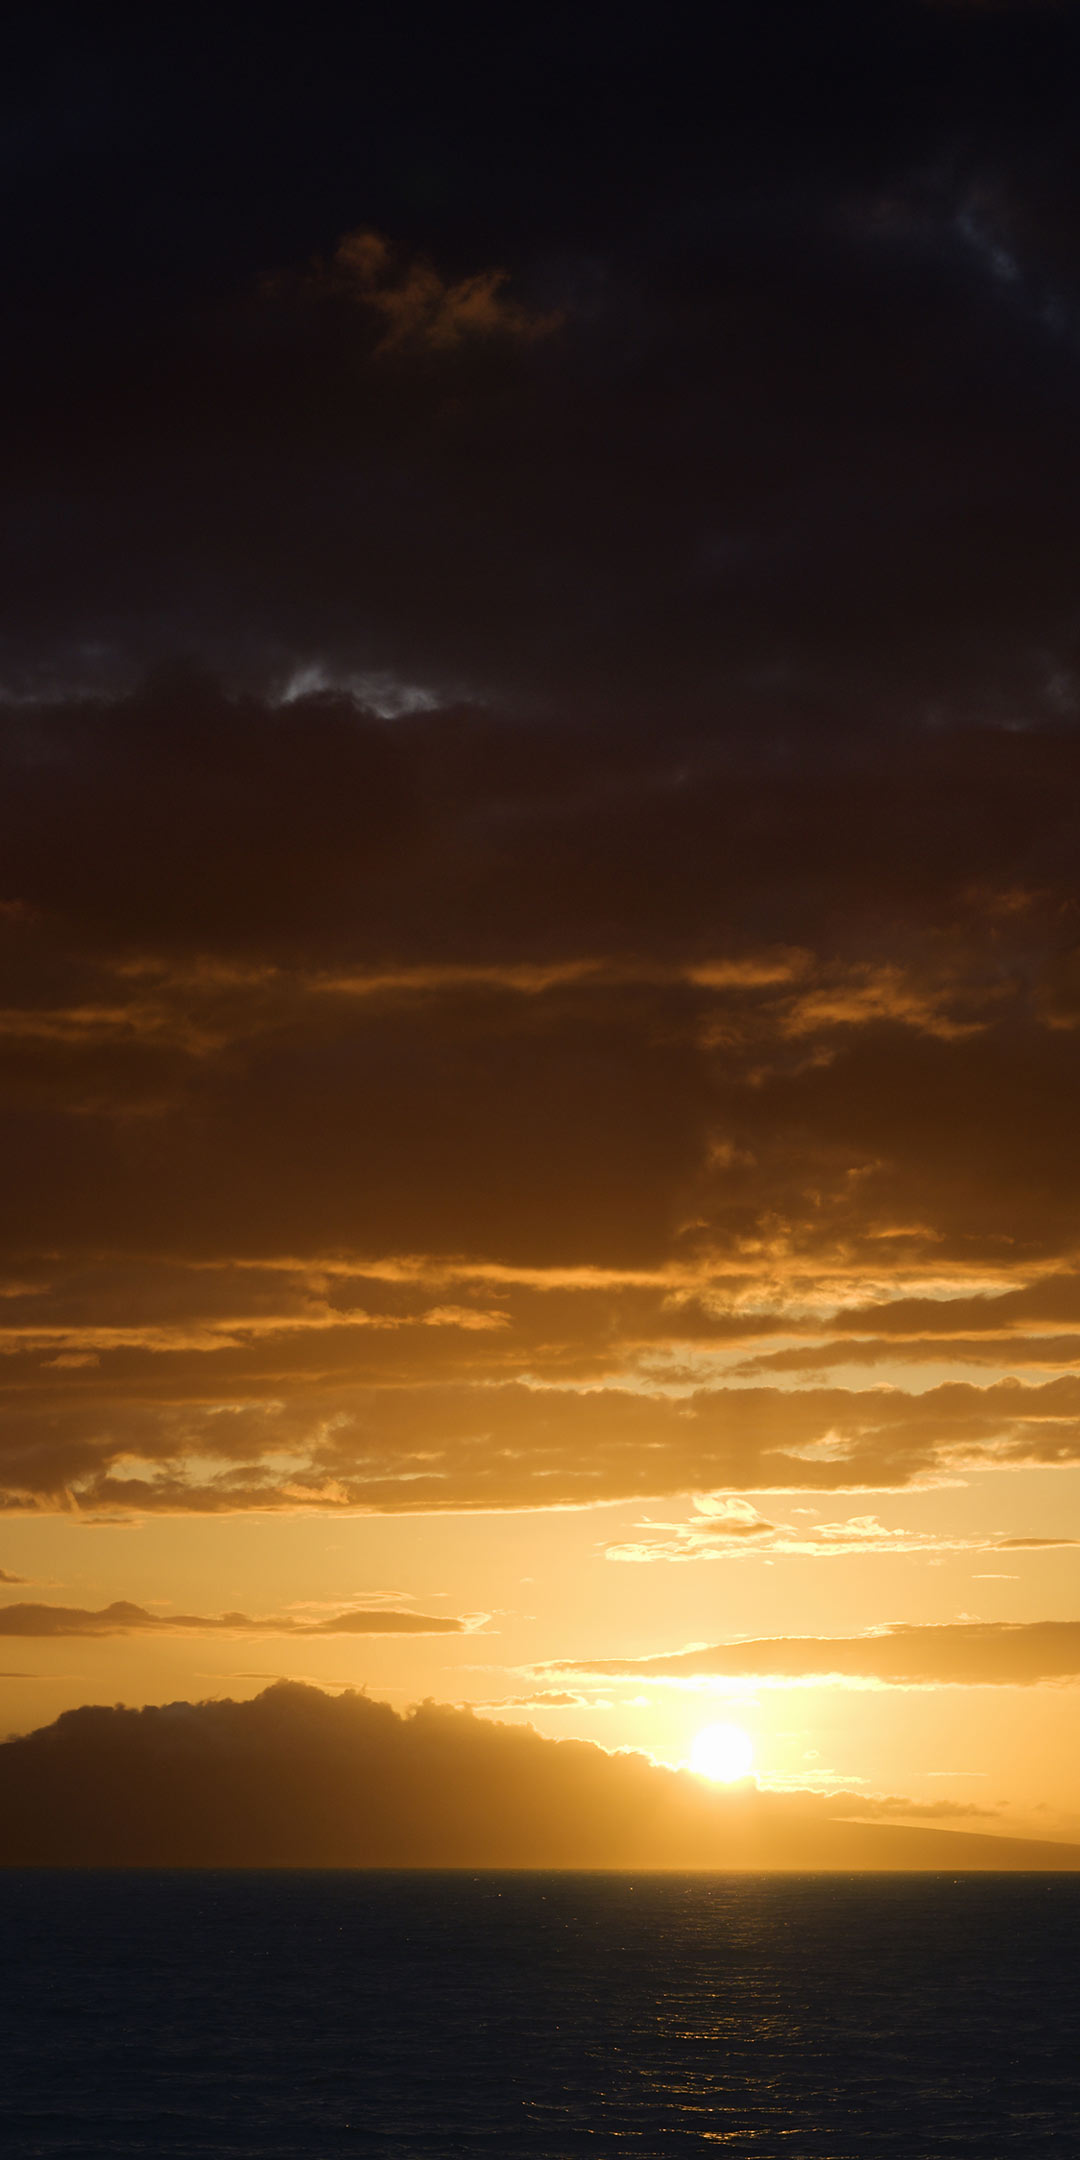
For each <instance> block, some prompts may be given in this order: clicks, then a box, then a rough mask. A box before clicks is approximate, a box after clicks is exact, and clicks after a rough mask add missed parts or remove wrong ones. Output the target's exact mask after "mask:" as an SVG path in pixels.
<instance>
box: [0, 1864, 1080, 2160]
mask: <svg viewBox="0 0 1080 2160" xmlns="http://www.w3.org/2000/svg"><path fill="white" fill-rule="evenodd" d="M1078 1919H1080V1882H1078V1881H1077V1880H1076V1879H1075V1878H1069V1877H1062V1876H1060V1875H1058V1876H1019V1877H1017V1876H1011V1877H1009V1876H999V1877H987V1876H962V1877H959V1878H956V1877H951V1876H919V1877H910V1876H908V1877H898V1876H893V1877H882V1876H878V1877H866V1876H862V1877H816V1878H815V1877H809V1876H802V1877H771V1878H769V1877H761V1876H759V1877H746V1876H727V1877H724V1876H704V1877H703V1876H649V1875H639V1876H635V1877H624V1876H612V1875H609V1876H597V1875H593V1876H575V1875H569V1876H567V1875H564V1876H556V1875H499V1876H495V1875H479V1876H463V1875H457V1876H454V1875H393V1874H371V1875H365V1874H231V1873H212V1874H200V1873H192V1874H179V1875H166V1874H133V1873H117V1874H109V1873H104V1874H98V1875H88V1874H67V1875H64V1874H39V1873H31V1872H27V1873H19V1874H16V1873H13V1874H8V1875H6V1876H5V1875H3V1874H0V1982H2V1985H3V1999H4V2002H5V2005H6V2011H5V2019H4V2023H3V2028H2V2031H0V2071H2V2085H0V2134H2V2140H3V2150H4V2153H5V2155H6V2160H30V2156H31V2155H33V2156H34V2160H61V2156H63V2160H113V2156H121V2155H143V2156H149V2155H159V2154H160V2155H169V2156H184V2160H189V2156H190V2160H194V2156H196V2155H198V2156H201V2160H206V2156H208V2155H213V2156H214V2160H240V2156H243V2160H252V2156H256V2155H259V2156H265V2160H271V2156H272V2160H300V2156H319V2160H335V2156H336V2155H338V2154H344V2153H351V2154H360V2155H367V2154H370V2155H373V2156H374V2155H380V2156H382V2160H422V2156H430V2160H453V2156H455V2155H474V2154H475V2155H481V2154H488V2155H492V2156H497V2160H516V2156H518V2155H521V2156H523V2160H525V2156H528V2160H532V2156H536V2160H569V2156H572V2155H575V2154H578V2153H586V2152H589V2153H593V2154H597V2153H600V2154H602V2153H604V2152H608V2151H610V2152H620V2153H621V2152H627V2153H633V2154H635V2155H641V2156H643V2160H668V2156H670V2155H677V2154H680V2153H684V2152H685V2153H688V2154H692V2153H694V2152H705V2151H707V2150H710V2151H711V2150H713V2149H715V2148H716V2147H717V2146H720V2147H723V2148H726V2150H727V2151H728V2152H730V2153H733V2154H748V2155H750V2154H753V2155H769V2154H773V2153H776V2154H780V2153H794V2154H798V2155H799V2156H802V2155H806V2156H808V2160H809V2156H821V2160H840V2156H843V2155H848V2154H851V2155H855V2154H859V2155H863V2156H869V2160H875V2156H877V2155H887V2154H890V2153H896V2154H898V2155H899V2154H903V2155H905V2156H907V2160H936V2156H938V2155H941V2156H945V2155H951V2154H957V2155H960V2154H968V2155H972V2154H979V2155H984V2156H985V2160H1000V2156H1001V2155H1005V2154H1008V2153H1010V2152H1016V2153H1017V2154H1021V2153H1022V2154H1026V2155H1033V2154H1062V2155H1065V2154H1068V2153H1070V2152H1073V2151H1075V2150H1076V2145H1075V2142H1074V2131H1075V2123H1076V2107H1077V2099H1078V2088H1077V2079H1076V2072H1075V2065H1074V2053H1075V2021H1074V2016H1073V2008H1072V2004H1073V1985H1074V1975H1075V1945H1076V1923H1077V1921H1078Z"/></svg>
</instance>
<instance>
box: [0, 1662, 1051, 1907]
mask: <svg viewBox="0 0 1080 2160" xmlns="http://www.w3.org/2000/svg"><path fill="white" fill-rule="evenodd" d="M864 1811H867V1802H866V1801H865V1800H864V1799H860V1798H859V1797H858V1796H856V1795H853V1794H841V1795H833V1796H831V1797H826V1796H824V1795H786V1794H780V1793H759V1792H758V1791H757V1790H756V1789H755V1788H754V1787H752V1786H747V1787H742V1788H740V1789H738V1790H736V1791H733V1792H730V1793H719V1792H717V1791H715V1790H713V1789H710V1788H708V1787H707V1786H706V1785H705V1784H704V1783H703V1782H702V1781H701V1780H699V1779H695V1778H691V1777H689V1776H688V1775H687V1774H686V1773H685V1772H683V1773H676V1772H672V1771H668V1770H662V1769H657V1768H656V1767H654V1765H653V1764H652V1763H651V1762H649V1761H648V1760H647V1759H646V1758H645V1757H643V1756H636V1755H625V1754H623V1755H609V1754H606V1753H605V1752H604V1751H603V1750H602V1749H600V1748H597V1747H593V1746H590V1745H587V1744H585V1743H582V1742H578V1741H552V1740H543V1739H541V1738H539V1736H538V1735H537V1734H536V1733H534V1732H531V1731H529V1730H528V1729H525V1730H521V1729H518V1728H513V1727H509V1726H503V1725H497V1724H491V1723H488V1722H486V1721H485V1720H482V1719H479V1718H475V1717H472V1716H470V1715H468V1714H466V1713H464V1712H462V1711H456V1710H449V1709H446V1708H442V1707H440V1706H439V1705H438V1704H434V1703H430V1704H424V1705H423V1706H422V1707H421V1708H420V1709H419V1710H416V1711H413V1712H411V1713H410V1714H409V1715H408V1716H407V1717H398V1716H396V1715H395V1713H394V1712H393V1711H392V1710H391V1709H390V1708H389V1706H388V1705H387V1704H384V1703H378V1702H372V1701H369V1700H368V1699H367V1698H365V1697H363V1696H357V1695H353V1694H348V1695H344V1696H341V1697H339V1698H338V1699H337V1700H331V1699H330V1698H329V1697H327V1696H325V1695H322V1694H320V1693H319V1692H318V1691H317V1690H316V1689H313V1688H307V1687H301V1686H297V1685H295V1684H283V1685H279V1686H276V1687H272V1688H269V1689H268V1690H267V1691H266V1692H265V1693H264V1694H263V1695H261V1696H259V1697H257V1698H256V1700H255V1701H254V1702H249V1703H232V1702H217V1703H200V1704H193V1703H185V1702H178V1703H171V1704H168V1705H166V1706H164V1707H162V1708H160V1709H146V1710H125V1709H122V1708H121V1709H90V1708H87V1709H82V1710H72V1711H67V1712H65V1714H64V1715H63V1716H62V1717H60V1718H59V1719H58V1720H57V1722H56V1724H55V1725H52V1726H49V1727H47V1728H45V1729H44V1730H43V1731H41V1732H38V1733H33V1734H31V1735H30V1736H29V1737H28V1738H26V1739H21V1740H11V1741H8V1742H6V1743H5V1744H4V1746H3V1747H0V1863H3V1864H7V1865H9V1866H10V1865H22V1866H26V1865H69V1866H71V1865H74V1866H101V1865H121V1866H138V1865H143V1866H177V1865H183V1866H204V1867H205V1866H243V1867H267V1866H308V1867H311V1866H314V1867H319V1866H330V1867H357V1866H383V1867H413V1866H428V1867H478V1866H479V1867H498V1866H503V1867H559V1866H576V1867H606V1868H610V1867H672V1866H674V1867H702V1866H705V1867H717V1866H721V1867H789V1868H790V1867H796V1868H800V1867H825V1868H843V1869H849V1868H912V1867H914V1868H919V1867H935V1866H936V1867H947V1868H949V1869H950V1870H955V1869H958V1868H961V1869H962V1868H1009V1867H1032V1866H1037V1867H1050V1868H1055V1867H1062V1868H1072V1867H1075V1866H1077V1865H1080V1848H1077V1847H1074V1846H1068V1845H1052V1844H1049V1843H1045V1844H1044V1843H1041V1842H1033V1841H1030V1840H1022V1839H1013V1838H1002V1837H985V1836H982V1835H980V1834H978V1833H960V1834H958V1833H956V1832H950V1831H942V1830H940V1829H938V1828H936V1827H935V1828H933V1829H930V1828H921V1829H914V1828H908V1827H904V1828H900V1827H898V1826H894V1825H892V1824H888V1823H872V1824H868V1823H859V1822H853V1821H851V1820H850V1819H843V1818H850V1817H851V1816H852V1815H857V1814H859V1813H861V1812H864ZM869 1812H873V1803H872V1802H871V1803H870V1804H869Z"/></svg>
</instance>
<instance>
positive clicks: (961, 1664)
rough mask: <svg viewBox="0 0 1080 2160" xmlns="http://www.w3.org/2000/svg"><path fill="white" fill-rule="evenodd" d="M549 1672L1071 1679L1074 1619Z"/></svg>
mask: <svg viewBox="0 0 1080 2160" xmlns="http://www.w3.org/2000/svg"><path fill="white" fill-rule="evenodd" d="M554 1669H555V1670H556V1671H558V1672H589V1673H600V1674H610V1675H614V1674H625V1675H627V1676H628V1677H630V1678H633V1679H641V1680H648V1679H654V1680H682V1679H687V1680H688V1679H693V1678H695V1677H699V1676H705V1675H712V1674H715V1675H723V1676H730V1677H731V1678H742V1677H750V1676H759V1677H761V1678H767V1679H781V1680H811V1679H815V1678H821V1679H830V1678H840V1679H845V1680H853V1681H860V1680H862V1681H877V1682H880V1683H882V1684H883V1685H885V1686H893V1687H1032V1686H1035V1685H1037V1684H1039V1683H1041V1682H1048V1681H1066V1680H1067V1681H1075V1680H1077V1679H1080V1621H1077V1620H1024V1621H1004V1620H969V1621H954V1622H943V1623H941V1624H939V1625H936V1626H929V1627H926V1626H918V1625H909V1624H902V1623H899V1622H897V1623H895V1624H894V1625H892V1626H889V1627H881V1628H875V1629H873V1630H872V1631H871V1632H870V1633H868V1634H866V1635H851V1636H841V1635H835V1636H831V1635H824V1636H814V1635H773V1636H766V1637H765V1638H764V1639H762V1640H759V1641H756V1642H752V1641H738V1642H731V1643H718V1644H715V1645H713V1646H712V1647H710V1648H704V1647H702V1648H699V1649H692V1650H680V1651H676V1652H675V1653H674V1654H673V1655H671V1656H665V1657H647V1658H625V1659H618V1658H609V1659H600V1660H598V1661H595V1662H593V1663H591V1664H586V1663H584V1662H581V1663H566V1664H561V1665H559V1666H557V1667H556V1668H554Z"/></svg>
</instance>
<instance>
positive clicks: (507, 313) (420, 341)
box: [264, 226, 563, 353]
mask: <svg viewBox="0 0 1080 2160" xmlns="http://www.w3.org/2000/svg"><path fill="white" fill-rule="evenodd" d="M508 283H509V275H508V273H507V272H506V271H505V270H498V269H493V270H479V271H475V272H474V273H473V274H472V276H470V277H464V278H459V279H458V280H457V281H456V282H455V281H454V280H452V279H449V278H446V277H444V276H443V275H442V273H441V272H440V271H438V270H436V268H435V266H434V264H433V263H431V262H429V261H428V260H427V259H426V258H425V257H423V256H416V257H414V258H413V260H412V261H411V262H406V263H404V264H399V263H398V261H397V260H396V258H395V254H394V250H393V248H392V247H391V245H390V242H389V241H388V240H386V239H384V237H383V236H382V234H381V233H377V232H372V231H371V230H369V229H368V228H366V227H363V226H361V227H359V228H358V229H357V230H356V231H355V232H350V233H345V234H344V235H343V236H342V238H341V239H340V240H339V241H338V244H337V246H336V248H335V249H334V252H333V254H332V255H331V257H330V258H329V260H328V261H326V260H320V261H316V262H315V263H314V264H313V266H312V267H311V269H310V270H309V271H307V272H306V273H305V274H303V275H302V276H301V277H299V278H296V277H291V278H290V277H289V276H287V275H284V276H281V275H279V276H278V277H275V278H270V279H267V280H266V282H265V285H264V292H265V293H266V294H267V295H268V296H270V297H276V298H281V297H287V296H292V297H302V298H303V299H304V300H305V301H307V302H308V303H311V302H320V301H321V302H325V301H338V302H345V303H346V304H348V305H350V306H353V307H357V308H360V309H362V310H363V311H364V312H365V313H366V314H368V315H369V316H370V317H371V318H372V319H373V320H374V322H375V323H376V324H377V325H378V326H379V329H380V333H381V334H380V337H379V343H378V347H377V350H378V351H379V352H383V353H386V352H392V351H394V350H406V351H408V350H412V351H428V352H433V353H438V352H449V351H452V350H454V349H455V348H456V347H458V346H461V345H463V344H466V343H474V342H476V341H480V340H489V339H503V340H512V341H514V342H515V343H524V344H531V343H532V342H533V341H534V340H535V339H537V338H542V337H549V336H550V335H551V333H552V331H554V330H557V329H558V328H559V327H560V325H561V323H562V321H563V316H562V314H561V313H559V312H549V313H547V314H538V313H536V312H534V311H532V310H530V309H528V308H526V307H523V306H522V305H521V304H520V303H519V302H518V301H515V300H511V299H510V298H508V296H507V294H506V291H505V288H506V286H507V284H508Z"/></svg>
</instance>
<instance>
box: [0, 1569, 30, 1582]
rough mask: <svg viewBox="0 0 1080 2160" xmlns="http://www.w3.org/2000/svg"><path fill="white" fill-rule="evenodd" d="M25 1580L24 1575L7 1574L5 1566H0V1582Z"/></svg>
mask: <svg viewBox="0 0 1080 2160" xmlns="http://www.w3.org/2000/svg"><path fill="white" fill-rule="evenodd" d="M25 1581H26V1577H25V1575H9V1574H8V1572H7V1569H6V1568H0V1583H8V1584H13V1583H22V1582H25Z"/></svg>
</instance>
